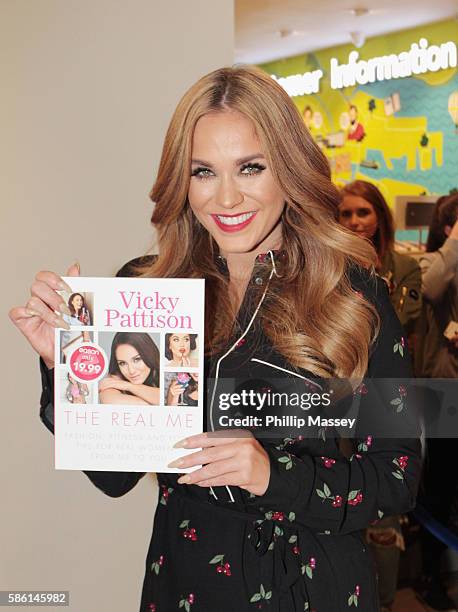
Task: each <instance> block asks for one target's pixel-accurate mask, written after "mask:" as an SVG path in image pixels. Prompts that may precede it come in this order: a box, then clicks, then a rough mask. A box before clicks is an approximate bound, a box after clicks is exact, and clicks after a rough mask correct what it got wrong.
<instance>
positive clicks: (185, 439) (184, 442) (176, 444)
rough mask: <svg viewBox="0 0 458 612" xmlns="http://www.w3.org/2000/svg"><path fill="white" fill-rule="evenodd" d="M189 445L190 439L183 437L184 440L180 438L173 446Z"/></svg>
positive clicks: (182, 446) (183, 446) (184, 446)
mask: <svg viewBox="0 0 458 612" xmlns="http://www.w3.org/2000/svg"><path fill="white" fill-rule="evenodd" d="M187 445H188V439H187V438H183V440H178V442H175V444H174V445H173V448H186V446H187Z"/></svg>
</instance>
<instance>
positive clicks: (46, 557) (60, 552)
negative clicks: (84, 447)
mask: <svg viewBox="0 0 458 612" xmlns="http://www.w3.org/2000/svg"><path fill="white" fill-rule="evenodd" d="M0 58H1V59H0V62H1V64H0V70H1V73H0V88H1V94H0V109H1V110H0V134H1V145H0V207H1V208H0V212H1V230H0V231H1V235H0V244H1V250H2V253H1V255H2V263H3V282H2V286H3V291H2V295H3V297H2V313H1V314H2V319H1V321H2V340H3V342H2V344H3V351H1V360H2V363H1V366H0V368H1V369H0V371H1V372H2V374H3V382H2V385H1V388H2V390H3V392H2V402H1V408H0V409H1V411H2V414H1V423H2V427H1V434H0V453H1V454H0V465H1V468H0V469H1V474H2V480H1V486H2V495H1V505H0V513H1V514H0V516H1V520H0V542H1V544H0V551H1V552H0V590H5V589H41V590H44V589H66V590H70V591H71V605H70V608H68V609H69V610H71V611H75V612H101V611H105V610H107V611H108V610H110V612H134V611H135V610H137V609H138V602H139V597H140V587H141V581H142V578H143V566H144V559H145V555H146V550H147V546H148V543H149V539H150V532H151V525H152V518H153V511H154V506H155V497H156V487H155V485H154V480H153V477H150V478H145V479H144V480H143V481H142V482H141V483H140V484H139V485H138V486H137V487H136V489H134V490H133V491H132V492H131V493H130V494H129V495H127V496H126V497H124V498H121V499H118V500H113V499H110V498H108V497H105V496H104V495H103V494H102V493H100V492H99V491H98V490H97V489H96V488H95V487H93V485H92V484H91V483H90V482H89V480H87V478H86V477H85V476H84V474H82V473H79V472H62V471H58V472H57V471H54V469H53V437H52V436H51V435H50V434H49V433H48V432H47V430H46V429H45V428H44V426H43V425H42V424H41V423H40V421H39V419H38V400H39V390H40V384H39V376H38V364H37V360H36V358H35V357H34V355H33V354H32V352H31V350H29V348H28V346H27V345H26V343H25V341H23V339H22V338H21V337H20V335H19V333H18V332H17V331H16V330H15V329H14V328H13V326H12V325H11V324H10V323H9V321H8V319H7V311H8V310H9V308H10V307H11V306H12V305H16V304H22V303H24V302H25V301H26V299H27V293H28V287H29V285H30V283H31V280H32V277H33V275H34V274H35V272H36V271H38V270H39V269H51V270H55V271H57V272H59V273H64V272H65V269H66V267H67V266H68V265H69V264H71V263H73V262H74V261H75V260H76V259H77V260H79V262H80V264H81V268H82V272H83V274H85V275H112V274H113V273H114V272H115V271H116V269H117V268H118V266H120V265H121V264H122V263H123V262H125V261H127V260H128V259H130V258H132V257H134V256H136V255H139V254H142V253H144V252H145V251H146V250H147V248H148V247H149V246H150V244H151V242H152V233H151V230H150V227H149V215H150V212H151V204H150V202H149V200H148V197H147V194H148V192H149V190H150V187H151V185H152V183H153V179H154V176H155V171H156V168H157V163H158V160H159V156H160V149H161V142H162V138H163V135H164V132H165V129H166V126H167V123H168V120H169V118H170V115H171V113H172V111H173V108H174V107H175V105H176V103H177V101H178V99H179V97H180V96H181V95H182V93H183V92H184V91H185V90H186V88H187V87H188V86H189V85H190V84H191V83H193V82H194V81H195V80H196V79H197V78H198V77H200V76H202V75H203V74H205V73H207V72H209V71H210V70H212V69H214V68H217V67H219V66H222V65H228V64H231V63H232V62H233V6H232V0H217V2H210V3H209V2H208V0H188V1H186V0H167V1H166V0H1V1H0ZM21 609H23V608H21ZM45 609H48V608H43V607H41V608H40V610H45ZM49 610H54V608H49Z"/></svg>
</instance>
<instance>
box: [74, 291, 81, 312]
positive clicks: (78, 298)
mask: <svg viewBox="0 0 458 612" xmlns="http://www.w3.org/2000/svg"><path fill="white" fill-rule="evenodd" d="M72 306H73V308H74V309H75V310H80V309H81V308H82V307H83V298H82V297H81V296H80V295H75V296H74V298H73V300H72Z"/></svg>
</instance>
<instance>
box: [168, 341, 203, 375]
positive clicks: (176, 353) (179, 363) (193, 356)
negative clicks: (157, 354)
mask: <svg viewBox="0 0 458 612" xmlns="http://www.w3.org/2000/svg"><path fill="white" fill-rule="evenodd" d="M198 342H199V338H198V335H197V334H180V333H173V334H165V346H164V357H165V362H164V365H165V367H166V368H197V367H198V365H199V359H198V353H199V351H198V347H199V345H198Z"/></svg>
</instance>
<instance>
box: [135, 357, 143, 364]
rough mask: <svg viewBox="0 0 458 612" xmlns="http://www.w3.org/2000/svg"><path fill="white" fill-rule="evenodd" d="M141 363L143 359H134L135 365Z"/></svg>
mask: <svg viewBox="0 0 458 612" xmlns="http://www.w3.org/2000/svg"><path fill="white" fill-rule="evenodd" d="M140 361H142V358H141V357H135V358H134V363H140Z"/></svg>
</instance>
